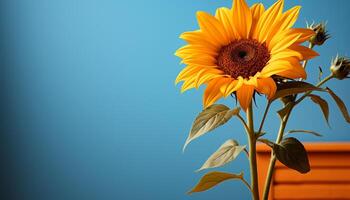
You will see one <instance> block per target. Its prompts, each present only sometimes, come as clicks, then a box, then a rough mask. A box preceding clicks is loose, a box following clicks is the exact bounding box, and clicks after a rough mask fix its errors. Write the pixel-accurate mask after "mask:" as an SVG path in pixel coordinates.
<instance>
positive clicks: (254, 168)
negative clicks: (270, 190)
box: [247, 103, 259, 200]
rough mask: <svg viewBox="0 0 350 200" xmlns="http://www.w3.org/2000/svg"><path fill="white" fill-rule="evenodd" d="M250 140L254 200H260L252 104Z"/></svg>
mask: <svg viewBox="0 0 350 200" xmlns="http://www.w3.org/2000/svg"><path fill="white" fill-rule="evenodd" d="M247 121H248V128H249V130H248V131H249V132H248V140H249V164H250V177H251V183H250V184H251V191H252V195H253V199H254V200H259V188H258V171H257V162H256V135H255V132H254V121H253V107H252V103H250V105H249V107H248V110H247Z"/></svg>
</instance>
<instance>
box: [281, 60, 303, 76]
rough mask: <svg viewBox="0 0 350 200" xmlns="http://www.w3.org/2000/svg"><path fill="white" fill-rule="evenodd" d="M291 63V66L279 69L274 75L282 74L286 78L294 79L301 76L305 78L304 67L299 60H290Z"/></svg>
mask: <svg viewBox="0 0 350 200" xmlns="http://www.w3.org/2000/svg"><path fill="white" fill-rule="evenodd" d="M291 65H292V66H293V68H291V69H288V70H286V71H281V72H278V73H276V75H279V76H283V77H286V78H291V79H296V78H302V79H306V78H307V74H306V72H305V69H304V68H303V67H302V66H301V65H300V62H299V61H297V60H294V61H292V62H291Z"/></svg>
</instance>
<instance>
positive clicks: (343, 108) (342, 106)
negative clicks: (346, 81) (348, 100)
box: [326, 87, 350, 123]
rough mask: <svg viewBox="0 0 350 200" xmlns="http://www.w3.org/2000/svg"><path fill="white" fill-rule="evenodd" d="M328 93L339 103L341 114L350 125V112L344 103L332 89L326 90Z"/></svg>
mask: <svg viewBox="0 0 350 200" xmlns="http://www.w3.org/2000/svg"><path fill="white" fill-rule="evenodd" d="M326 90H327V92H328V93H329V94H330V95H331V96H332V98H333V99H334V101H335V102H336V103H337V105H338V108H339V109H340V111H341V113H342V114H343V116H344V119H345V120H346V121H347V122H348V123H350V116H349V112H348V109H347V108H346V106H345V104H344V102H343V101H342V100H341V99H340V98H339V97H338V96H337V95H336V94H335V93H334V92H333V91H332V90H331V89H330V88H328V87H327V88H326Z"/></svg>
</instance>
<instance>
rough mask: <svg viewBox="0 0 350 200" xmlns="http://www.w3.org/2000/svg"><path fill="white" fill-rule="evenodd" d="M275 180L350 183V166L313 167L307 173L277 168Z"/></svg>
mask: <svg viewBox="0 0 350 200" xmlns="http://www.w3.org/2000/svg"><path fill="white" fill-rule="evenodd" d="M274 182H275V183H276V184H278V183H315V182H318V183H346V182H347V183H349V184H350V168H333V169H331V168H328V169H327V168H312V169H311V171H310V172H309V173H307V174H300V173H299V172H297V171H294V170H290V169H287V168H280V169H277V170H276V172H275V176H274Z"/></svg>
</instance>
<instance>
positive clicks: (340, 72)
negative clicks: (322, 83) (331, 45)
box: [330, 56, 350, 80]
mask: <svg viewBox="0 0 350 200" xmlns="http://www.w3.org/2000/svg"><path fill="white" fill-rule="evenodd" d="M330 70H331V72H332V74H333V76H334V77H335V78H337V79H339V80H342V79H344V78H347V77H348V76H349V74H350V60H349V58H347V57H339V56H337V57H336V58H335V59H333V61H332V65H331V67H330Z"/></svg>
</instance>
